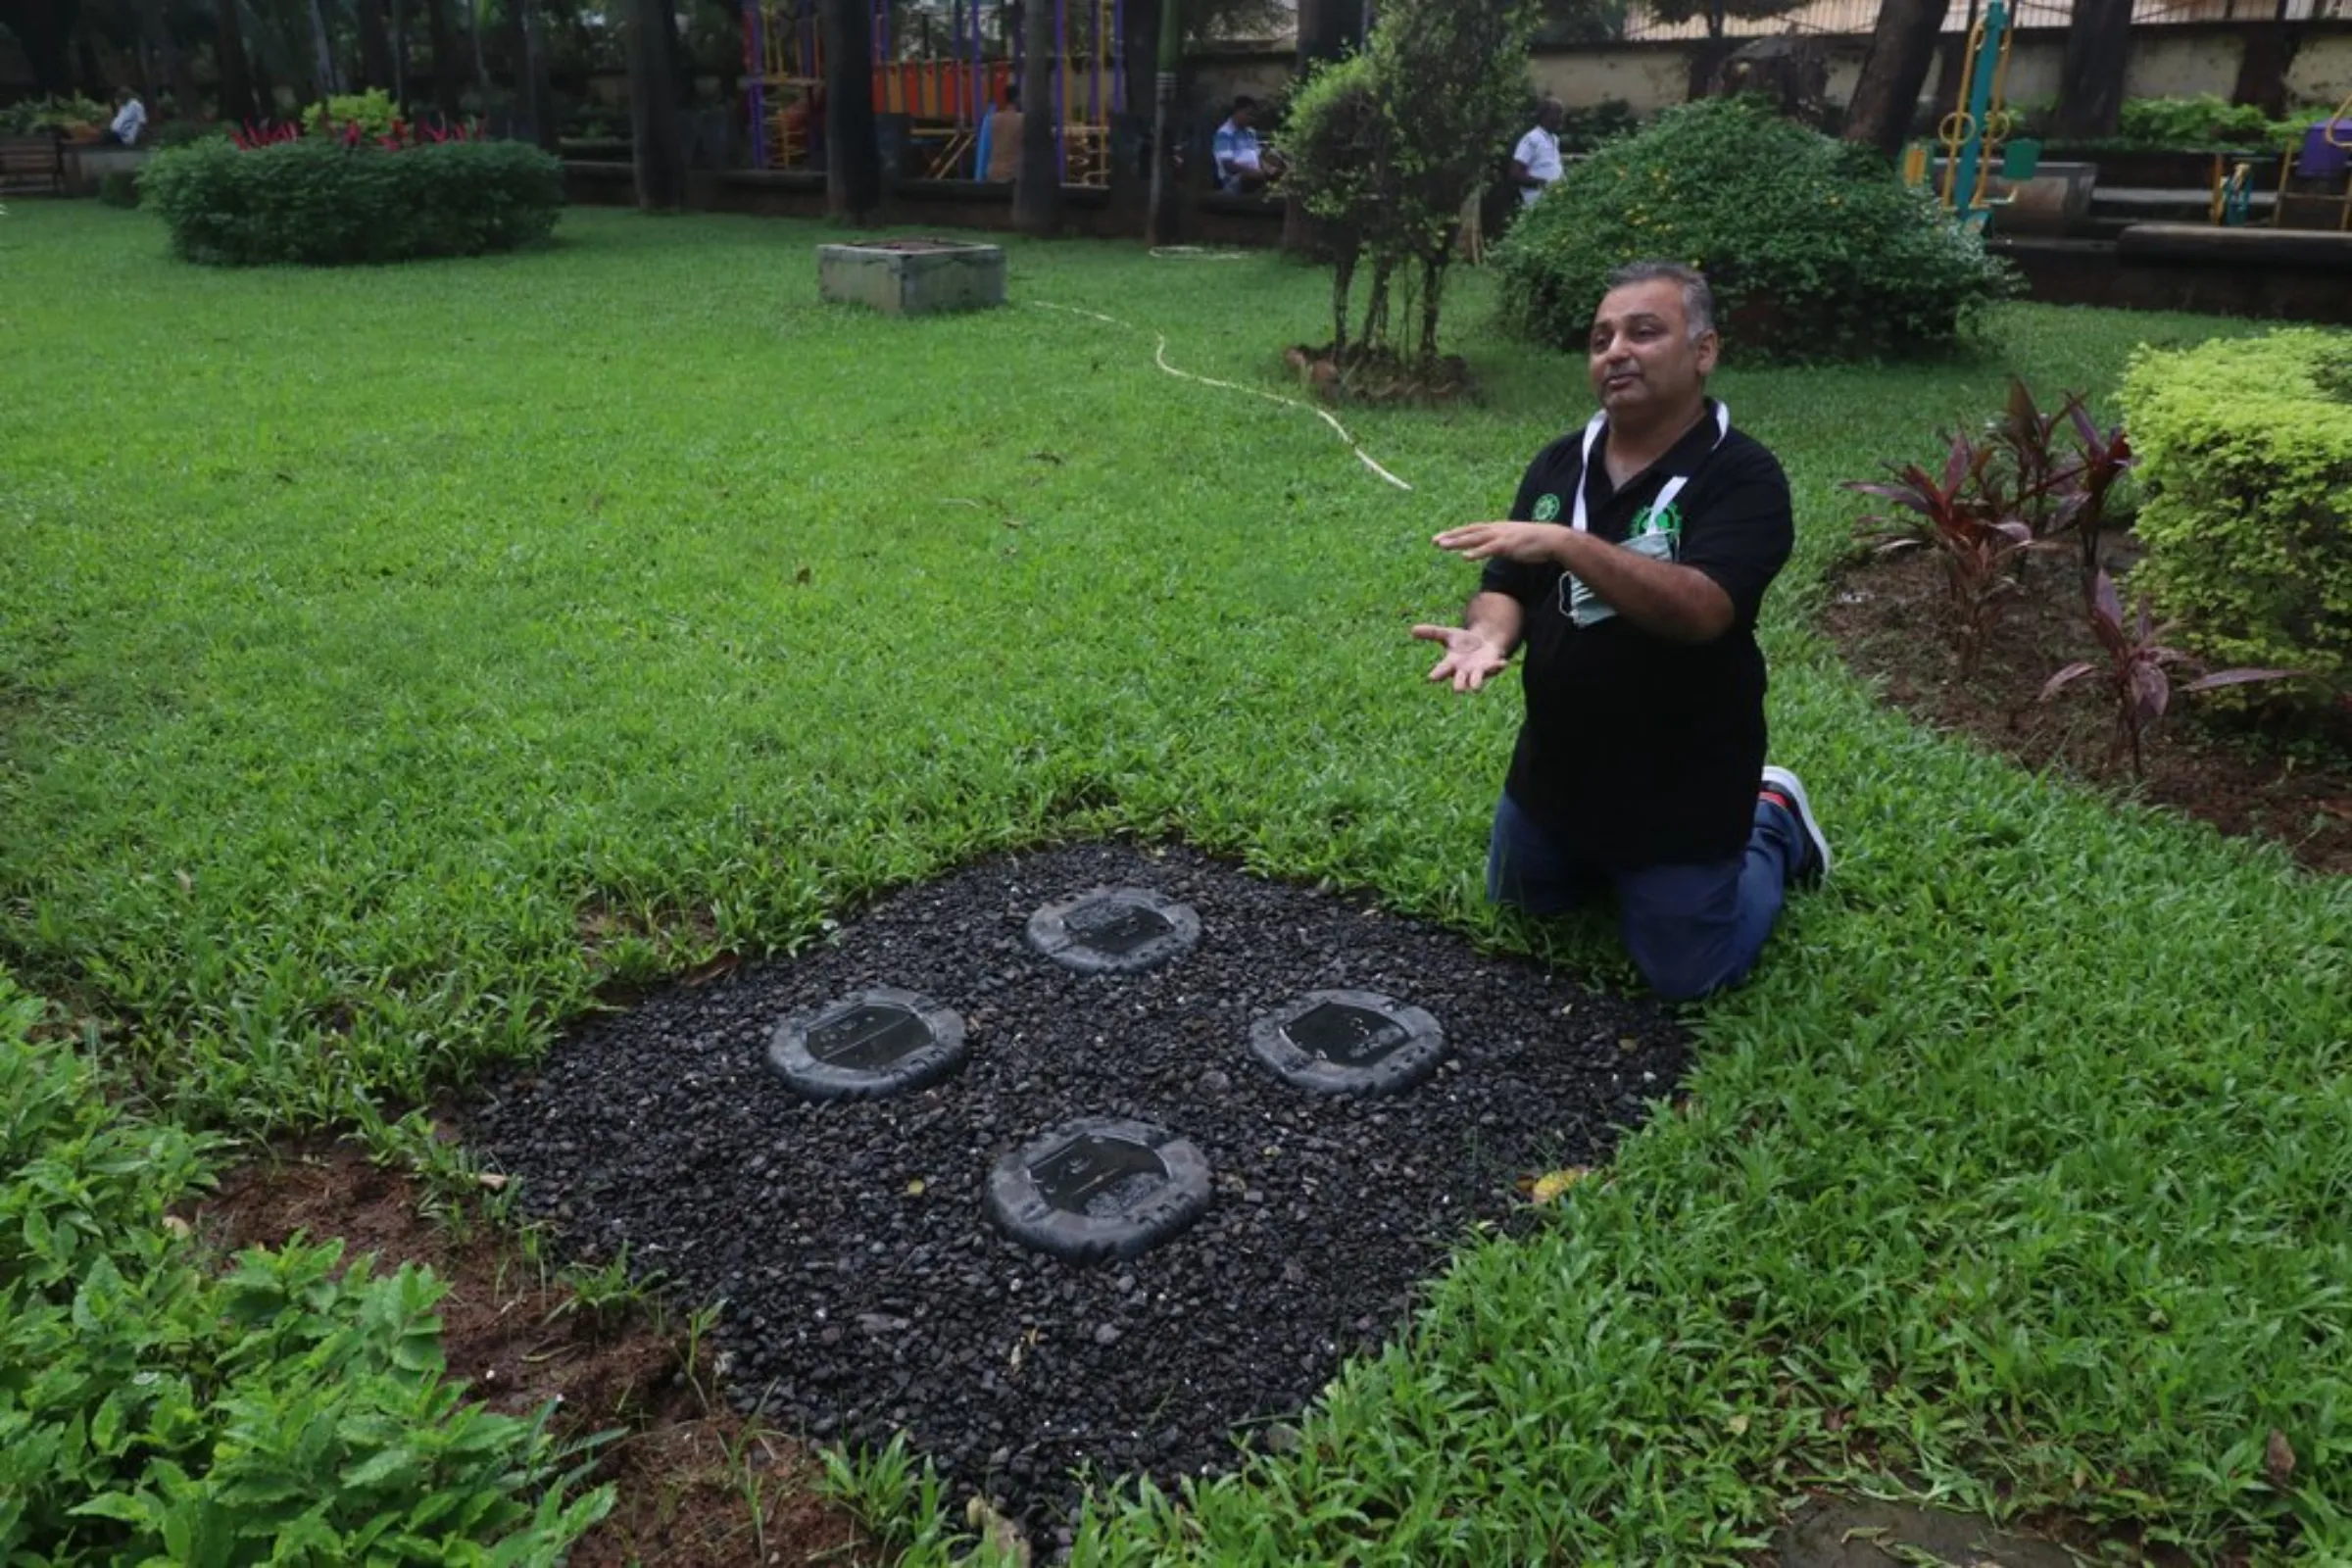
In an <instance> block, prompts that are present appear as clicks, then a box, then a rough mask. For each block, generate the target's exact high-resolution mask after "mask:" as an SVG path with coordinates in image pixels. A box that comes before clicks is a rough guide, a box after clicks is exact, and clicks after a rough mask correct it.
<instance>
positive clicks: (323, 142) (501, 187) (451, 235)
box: [140, 137, 564, 267]
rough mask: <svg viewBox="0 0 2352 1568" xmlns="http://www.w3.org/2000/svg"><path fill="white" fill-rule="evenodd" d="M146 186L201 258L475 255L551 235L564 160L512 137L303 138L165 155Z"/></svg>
mask: <svg viewBox="0 0 2352 1568" xmlns="http://www.w3.org/2000/svg"><path fill="white" fill-rule="evenodd" d="M140 190H141V192H142V194H143V195H144V197H145V199H146V204H147V206H149V207H150V208H152V209H153V210H154V211H156V212H157V213H160V214H161V215H163V218H164V221H166V222H167V223H169V224H170V225H171V228H172V246H173V248H174V249H175V250H177V251H178V253H179V254H180V255H181V256H184V257H186V258H187V259H188V260H190V261H194V262H207V263H213V264H217V265H222V266H230V267H247V266H260V265H266V264H270V263H276V262H295V263H301V264H304V265H307V266H313V267H331V266H337V265H340V264H344V263H351V262H403V261H410V260H413V259H415V258H417V257H425V256H476V255H480V254H482V253H483V252H486V251H503V250H512V249H514V248H515V246H517V245H523V244H528V243H530V242H532V241H535V240H541V239H545V238H546V237H547V235H548V233H549V231H550V230H552V229H553V228H554V227H555V224H556V218H557V215H558V212H559V210H560V209H561V208H562V206H563V204H564V166H563V165H562V164H561V163H559V162H557V161H556V159H554V158H553V157H551V156H550V155H548V154H547V153H544V152H541V151H540V150H539V149H538V148H536V147H531V146H527V145H525V144H523V143H521V142H510V141H447V142H436V143H428V144H426V145H423V146H417V147H402V148H397V149H395V148H385V147H379V146H369V145H368V144H366V143H364V142H363V143H361V144H360V145H357V146H349V145H346V144H345V143H344V142H342V141H341V140H338V139H334V138H317V137H313V138H304V139H301V140H295V141H284V142H276V143H272V144H270V145H267V146H262V147H256V148H252V149H250V150H247V149H242V148H238V147H235V146H232V145H229V144H226V143H222V142H203V143H200V144H198V145H196V146H193V147H183V148H177V149H174V150H172V151H169V152H160V153H157V154H156V155H155V157H154V158H152V159H150V160H149V161H148V164H147V168H146V172H145V173H144V175H143V177H142V179H141V183H140Z"/></svg>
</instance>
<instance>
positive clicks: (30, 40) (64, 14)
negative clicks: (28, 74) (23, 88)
mask: <svg viewBox="0 0 2352 1568" xmlns="http://www.w3.org/2000/svg"><path fill="white" fill-rule="evenodd" d="M80 20H81V4H80V0H0V25H5V26H6V27H7V28H8V30H9V31H11V32H13V33H15V34H16V35H17V42H18V44H20V45H21V46H22V47H23V48H24V50H25V64H26V65H27V66H29V67H31V68H32V85H33V90H34V91H36V92H38V93H40V94H42V95H43V96H47V95H49V94H52V93H68V92H72V91H73V28H74V25H75V24H76V23H78V22H79V21H80Z"/></svg>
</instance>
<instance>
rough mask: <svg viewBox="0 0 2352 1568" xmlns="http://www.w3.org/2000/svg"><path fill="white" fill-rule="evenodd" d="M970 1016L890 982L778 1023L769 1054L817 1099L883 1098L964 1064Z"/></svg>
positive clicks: (801, 1088) (792, 1080) (795, 1084)
mask: <svg viewBox="0 0 2352 1568" xmlns="http://www.w3.org/2000/svg"><path fill="white" fill-rule="evenodd" d="M963 1056H964V1043H963V1020H962V1019H961V1018H959V1017H957V1016H956V1014H955V1013H954V1012H952V1011H950V1010H949V1009H948V1008H946V1007H943V1006H941V1005H939V1004H938V1003H936V1002H933V1001H932V1000H931V999H930V998H929V997H925V996H918V995H917V994H915V993H914V992H912V991H899V990H895V989H892V988H889V987H884V988H881V989H879V990H874V991H861V992H859V993H858V995H856V996H854V997H844V998H842V999H841V1000H840V1001H838V1002H832V1003H827V1004H826V1005H824V1006H822V1007H819V1008H816V1009H815V1010H813V1011H810V1012H797V1013H794V1014H793V1015H792V1016H791V1017H789V1018H787V1019H785V1020H784V1021H783V1022H782V1023H780V1024H778V1025H776V1032H775V1034H774V1035H773V1036H772V1037H770V1038H769V1040H768V1044H767V1059H768V1062H769V1063H770V1064H771V1065H772V1066H774V1068H775V1069H776V1071H778V1072H779V1073H782V1074H783V1075H784V1081H785V1082H786V1083H788V1084H790V1085H792V1087H793V1088H795V1089H797V1090H799V1091H800V1092H801V1093H802V1094H804V1095H807V1096H808V1097H809V1099H811V1100H878V1099H880V1098H881V1097H882V1096H884V1095H895V1094H899V1093H901V1092H903V1091H905V1090H908V1089H920V1088H922V1087H923V1086H924V1085H925V1084H932V1083H937V1082H938V1081H939V1080H940V1079H942V1078H945V1077H946V1076H947V1075H948V1074H949V1073H951V1072H954V1071H955V1070H956V1068H957V1067H958V1066H960V1065H962V1062H963Z"/></svg>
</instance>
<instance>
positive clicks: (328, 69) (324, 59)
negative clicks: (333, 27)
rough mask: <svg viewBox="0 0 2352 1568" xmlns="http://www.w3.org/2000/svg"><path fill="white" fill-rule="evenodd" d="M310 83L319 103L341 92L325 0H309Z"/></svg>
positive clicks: (332, 35)
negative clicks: (327, 21) (327, 22)
mask: <svg viewBox="0 0 2352 1568" xmlns="http://www.w3.org/2000/svg"><path fill="white" fill-rule="evenodd" d="M311 83H312V85H313V87H314V88H315V89H316V91H315V96H316V97H317V98H318V99H319V102H320V103H324V102H325V101H326V100H327V99H329V98H331V97H333V96H334V95H335V94H336V93H338V92H341V91H342V90H343V88H342V84H341V82H340V81H338V80H337V79H336V73H335V41H334V34H333V33H331V32H329V31H328V30H327V25H326V0H311Z"/></svg>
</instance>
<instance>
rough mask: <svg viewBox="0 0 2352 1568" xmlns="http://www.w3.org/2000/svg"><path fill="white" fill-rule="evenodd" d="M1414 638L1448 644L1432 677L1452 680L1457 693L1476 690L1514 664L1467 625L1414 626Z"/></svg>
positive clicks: (1433, 670)
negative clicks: (1444, 654) (1443, 656)
mask: <svg viewBox="0 0 2352 1568" xmlns="http://www.w3.org/2000/svg"><path fill="white" fill-rule="evenodd" d="M1413 635H1414V636H1416V637H1418V638H1420V639H1421V640H1422V641H1423V642H1431V643H1444V644H1445V645H1446V657H1445V658H1443V659H1441V660H1439V661H1438V662H1437V665H1436V667H1435V668H1433V669H1431V670H1430V672H1429V678H1430V679H1431V680H1449V681H1451V682H1453V689H1454V690H1455V691H1457V692H1474V691H1477V690H1478V689H1479V688H1480V687H1481V686H1484V685H1485V684H1486V683H1487V681H1488V679H1489V677H1491V676H1495V675H1499V674H1501V673H1502V672H1503V670H1504V669H1506V668H1508V667H1509V665H1510V662H1511V661H1510V658H1509V656H1508V655H1507V654H1505V653H1504V651H1503V650H1501V649H1499V648H1497V647H1495V645H1494V644H1493V643H1491V642H1489V641H1488V640H1487V639H1486V638H1485V637H1482V636H1480V635H1479V634H1478V633H1477V632H1474V631H1472V630H1470V629H1469V628H1468V627H1466V626H1415V627H1414V628H1413Z"/></svg>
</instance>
